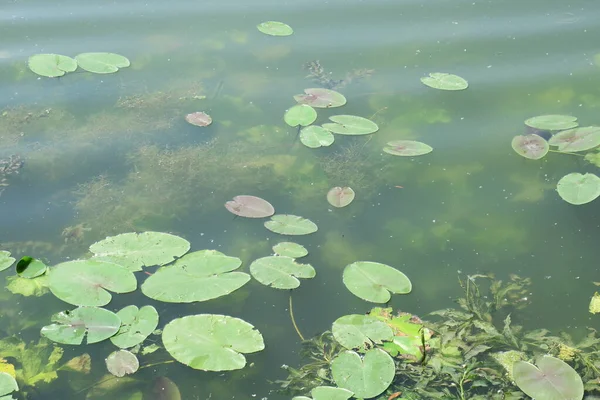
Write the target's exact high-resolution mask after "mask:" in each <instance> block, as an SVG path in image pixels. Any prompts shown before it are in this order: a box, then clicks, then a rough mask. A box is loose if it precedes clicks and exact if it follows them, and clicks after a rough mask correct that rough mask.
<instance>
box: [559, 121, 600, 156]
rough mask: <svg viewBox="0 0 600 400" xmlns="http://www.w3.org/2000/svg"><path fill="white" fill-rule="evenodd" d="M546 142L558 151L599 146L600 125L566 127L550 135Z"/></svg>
mask: <svg viewBox="0 0 600 400" xmlns="http://www.w3.org/2000/svg"><path fill="white" fill-rule="evenodd" d="M548 143H549V144H550V145H551V146H558V150H559V151H566V152H576V151H585V150H590V149H593V148H594V147H597V146H600V127H598V126H586V127H581V128H573V129H568V130H566V131H562V132H559V133H557V134H556V135H554V136H552V137H551V138H550V140H549V141H548Z"/></svg>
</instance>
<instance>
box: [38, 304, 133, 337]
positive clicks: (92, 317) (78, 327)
mask: <svg viewBox="0 0 600 400" xmlns="http://www.w3.org/2000/svg"><path fill="white" fill-rule="evenodd" d="M52 322H55V323H54V324H51V325H47V326H44V327H43V328H42V331H41V334H42V336H44V337H47V338H48V339H50V340H52V341H54V342H57V343H62V344H82V343H84V341H85V343H87V344H92V343H98V342H101V341H102V340H105V339H108V338H109V337H111V336H112V335H114V334H115V333H117V332H118V331H119V327H120V326H121V319H120V318H119V317H118V316H117V314H115V313H113V312H111V311H108V310H105V309H103V308H98V307H78V308H76V309H74V310H73V311H63V312H60V313H58V314H55V315H53V316H52Z"/></svg>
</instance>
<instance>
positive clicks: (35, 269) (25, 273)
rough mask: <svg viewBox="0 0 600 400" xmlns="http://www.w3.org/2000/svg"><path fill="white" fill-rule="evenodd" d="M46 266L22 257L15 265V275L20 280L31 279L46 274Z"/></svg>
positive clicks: (36, 260)
mask: <svg viewBox="0 0 600 400" xmlns="http://www.w3.org/2000/svg"><path fill="white" fill-rule="evenodd" d="M46 269H47V267H46V264H44V263H43V262H41V261H40V260H38V259H36V258H32V257H29V256H25V257H22V258H21V259H20V260H19V262H18V263H17V274H18V275H19V276H20V277H21V278H27V279H33V278H35V277H37V276H40V275H43V274H44V272H46Z"/></svg>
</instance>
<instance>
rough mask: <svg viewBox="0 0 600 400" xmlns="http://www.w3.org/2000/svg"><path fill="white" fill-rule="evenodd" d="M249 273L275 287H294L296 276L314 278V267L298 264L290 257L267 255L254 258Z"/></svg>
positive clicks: (297, 284) (298, 284)
mask: <svg viewBox="0 0 600 400" xmlns="http://www.w3.org/2000/svg"><path fill="white" fill-rule="evenodd" d="M250 273H251V274H252V276H253V277H254V279H256V280H257V281H259V282H260V283H262V284H263V285H266V286H271V287H272V288H275V289H295V288H297V287H298V286H300V281H299V280H298V279H297V278H304V279H308V278H314V277H315V275H316V272H315V269H314V268H313V267H312V266H311V265H309V264H298V263H297V262H296V260H294V259H293V258H292V257H286V256H268V257H263V258H259V259H258V260H254V262H252V264H250Z"/></svg>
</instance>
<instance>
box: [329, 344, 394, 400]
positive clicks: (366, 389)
mask: <svg viewBox="0 0 600 400" xmlns="http://www.w3.org/2000/svg"><path fill="white" fill-rule="evenodd" d="M395 373H396V368H395V365H394V360H393V359H392V357H390V355H389V354H388V353H386V352H385V351H383V350H381V349H372V350H369V351H367V352H366V353H365V355H364V357H362V358H361V356H360V355H358V354H357V353H355V352H354V351H345V352H343V353H340V355H338V356H337V357H336V358H334V359H333V361H332V362H331V374H332V375H333V379H334V381H335V383H336V385H337V386H339V387H341V388H344V389H348V390H350V391H352V392H354V397H356V398H362V399H369V398H371V397H375V396H378V395H380V394H381V393H383V392H384V391H385V390H386V389H387V388H388V387H389V386H390V385H391V383H392V381H393V380H394V375H395Z"/></svg>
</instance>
